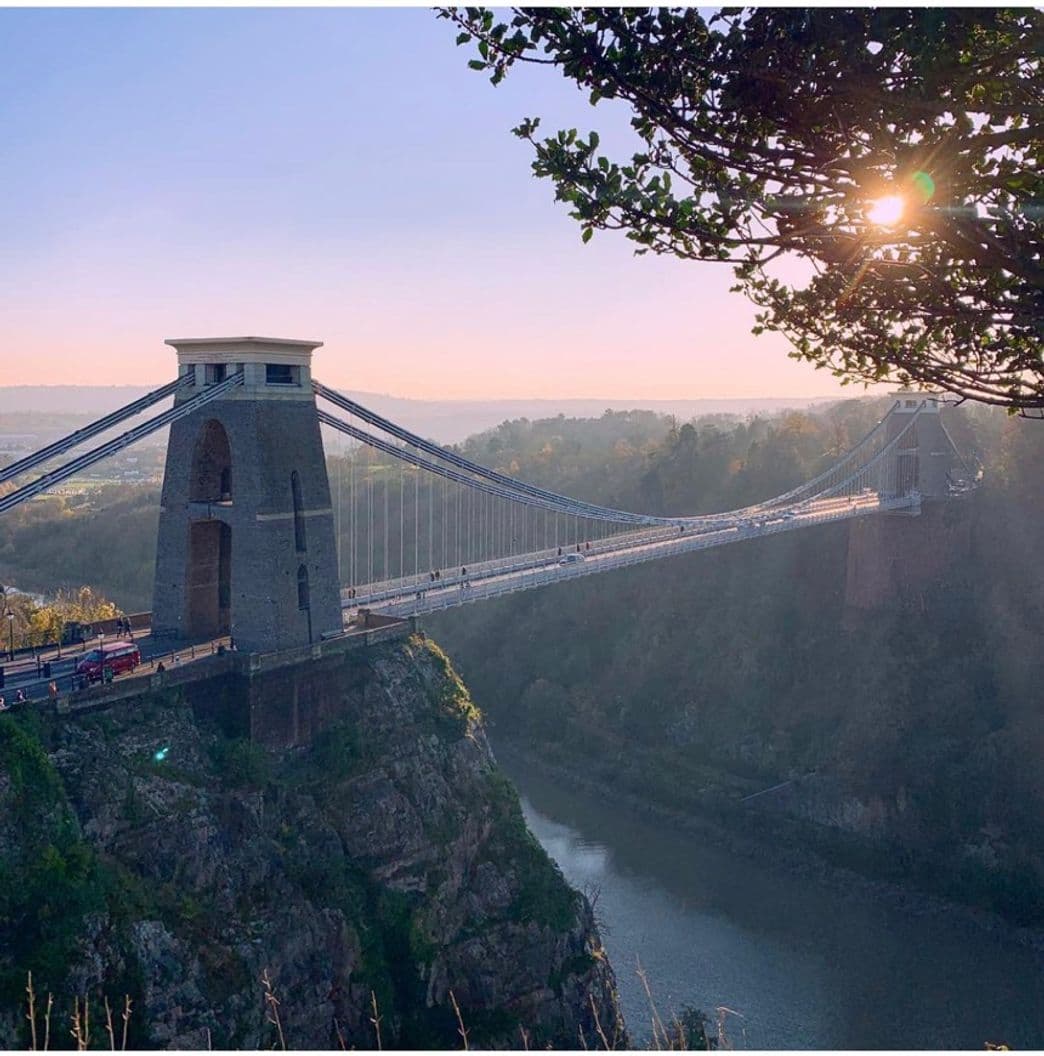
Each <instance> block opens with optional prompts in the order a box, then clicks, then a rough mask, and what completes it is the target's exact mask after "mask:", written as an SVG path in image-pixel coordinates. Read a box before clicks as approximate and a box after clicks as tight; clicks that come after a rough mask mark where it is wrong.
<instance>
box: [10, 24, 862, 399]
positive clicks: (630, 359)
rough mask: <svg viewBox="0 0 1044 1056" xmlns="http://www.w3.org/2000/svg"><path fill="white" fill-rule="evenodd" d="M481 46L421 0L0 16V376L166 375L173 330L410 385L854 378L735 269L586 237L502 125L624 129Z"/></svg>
mask: <svg viewBox="0 0 1044 1056" xmlns="http://www.w3.org/2000/svg"><path fill="white" fill-rule="evenodd" d="M392 56H394V57H395V60H396V61H395V62H392V59H391V57H392ZM466 58H467V56H465V55H464V54H463V52H462V51H458V50H457V49H455V48H454V46H453V41H452V32H451V31H450V30H449V27H448V26H447V25H446V24H445V23H439V22H436V21H435V19H434V18H433V17H432V16H431V13H430V12H428V11H421V10H409V11H392V10H384V11H365V10H334V11H313V12H305V11H246V10H242V11H238V10H227V11H216V12H215V11H198V12H193V11H168V12H163V11H158V10H157V11H147V12H140V11H139V12H122V11H91V10H87V9H84V10H80V11H74V12H69V11H64V12H63V11H58V10H56V11H50V12H33V11H28V12H10V11H8V12H0V91H3V92H4V96H5V97H6V98H8V99H12V98H17V100H18V105H17V106H13V107H12V108H11V109H12V120H11V122H10V125H11V128H10V132H9V135H8V138H7V142H6V143H5V151H6V153H7V155H8V156H7V159H6V163H5V169H6V171H7V173H9V174H10V179H7V178H6V176H5V182H6V183H7V185H8V186H7V190H6V194H5V199H4V200H3V201H2V202H0V224H2V225H3V228H4V230H5V246H4V249H3V250H0V384H2V385H18V384H68V383H75V384H119V383H126V384H145V385H147V384H152V383H160V382H162V381H164V380H166V379H167V378H169V377H171V376H172V375H173V372H174V354H173V352H172V350H171V349H169V348H167V347H166V346H164V344H163V341H164V339H165V338H168V337H205V336H219V335H220V336H225V335H240V334H261V335H267V336H276V337H302V338H315V339H317V340H321V341H324V342H325V347H324V348H322V349H320V350H319V352H318V353H317V356H316V362H315V373H316V375H317V376H318V377H320V378H322V379H323V380H325V381H326V382H327V383H329V384H333V385H337V386H342V387H348V388H352V389H356V390H366V391H377V392H387V393H391V394H394V395H398V396H407V397H417V398H494V397H548V398H567V397H605V398H614V399H625V398H627V399H629V398H645V399H667V398H678V399H689V398H700V397H753V396H788V397H789V396H822V395H832V394H841V393H844V394H846V395H854V394H855V392H856V390H853V389H851V388H849V389H842V388H841V387H840V386H839V384H838V383H837V381H835V379H833V378H832V377H831V376H830V375H829V374H828V373H826V372H824V371H816V370H814V369H813V368H812V367H811V366H808V365H804V364H798V363H796V362H794V361H792V360H790V359H788V358H787V355H786V353H787V349H788V346H787V344H786V342H785V341H784V340H783V339H781V338H779V337H776V336H774V335H765V336H763V337H760V338H754V337H752V336H751V334H750V327H751V325H752V323H753V314H754V312H753V309H752V307H751V306H750V305H749V304H748V303H747V302H746V301H745V300H743V299H742V298H741V297H739V296H737V295H734V294H730V293H728V292H727V291H728V285H729V282H730V274H729V271H728V269H726V268H722V267H720V266H717V265H712V264H691V263H682V262H679V261H676V260H673V259H666V258H655V257H650V256H646V257H639V258H636V257H635V256H634V255H633V253H632V251H631V244H630V243H628V242H626V241H625V240H624V239H623V238H622V237H621V236H619V235H616V234H608V233H605V234H598V235H596V237H595V238H594V239H593V240H592V242H591V243H589V244H588V245H586V246H584V245H582V244H581V242H580V238H579V229H578V228H577V226H576V225H575V224H574V223H573V222H572V221H571V220H569V219H568V217H567V216H566V215H565V210H564V208H563V207H562V206H561V205H560V204H558V203H555V202H554V201H553V192H552V189H551V187H550V186H548V185H547V184H545V183H543V182H541V181H537V180H535V179H533V178H532V177H531V175H530V173H529V163H530V160H531V159H530V155H529V150H528V148H527V147H526V146H525V145H524V144H521V143H519V142H518V141H517V140H516V139H515V138H514V137H513V136H511V134H510V132H509V129H510V127H511V126H512V125H513V124H514V123H516V122H517V121H518V120H519V119H520V117H522V116H525V115H527V114H534V113H540V114H543V115H544V116H545V127H547V128H549V129H552V128H554V127H559V125H560V124H565V125H567V126H568V124H569V123H577V124H579V123H580V122H581V121H582V122H584V125H583V126H582V127H592V126H597V127H598V128H599V129H600V130H601V131H602V132H603V143H606V142H608V143H610V144H612V142H613V136H614V135H616V136H617V138H618V139H619V142H620V144H621V145H622V144H623V139H622V137H621V133H620V129H623V130H624V131H626V125H625V124H624V123H623V122H622V121H621V122H618V127H616V128H614V125H613V122H614V120H615V118H614V115H613V114H612V113H611V112H605V113H603V109H602V108H599V109H598V110H597V111H593V110H592V109H591V108H590V107H588V106H587V105H586V103H584V102H583V101H582V100H581V99H580V98H579V96H578V93H576V92H575V91H573V90H571V89H569V88H568V86H567V85H565V84H564V83H563V82H560V81H558V80H556V79H555V78H554V77H553V76H552V77H547V76H540V77H529V78H528V79H526V78H524V77H519V78H516V79H514V80H513V79H512V78H508V82H505V85H503V86H502V87H501V88H498V89H493V88H491V87H490V86H489V85H488V83H486V82H485V81H484V80H483V79H482V78H480V77H478V76H476V75H475V74H473V73H471V72H470V71H468V70H467V68H466V66H465V61H466ZM219 59H220V62H219V61H218V60H219ZM277 60H278V61H277ZM402 63H406V65H407V66H409V73H410V76H406V74H405V72H404V67H403V66H402ZM389 64H390V65H389ZM258 68H264V69H265V70H266V71H267V72H266V76H265V77H264V78H260V79H259V78H258V77H257V76H256V73H257V70H258ZM5 71H6V72H5ZM527 72H528V71H527Z"/></svg>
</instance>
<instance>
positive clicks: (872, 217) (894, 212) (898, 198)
mask: <svg viewBox="0 0 1044 1056" xmlns="http://www.w3.org/2000/svg"><path fill="white" fill-rule="evenodd" d="M904 212H906V201H905V200H904V198H903V197H902V195H899V194H886V195H885V196H884V197H883V198H875V199H874V200H873V201H872V202H870V203H869V206H868V208H867V211H866V218H867V220H869V221H870V223H872V224H879V225H880V226H881V227H894V226H895V225H896V224H897V223H899V221H900V220H902V218H903V213H904Z"/></svg>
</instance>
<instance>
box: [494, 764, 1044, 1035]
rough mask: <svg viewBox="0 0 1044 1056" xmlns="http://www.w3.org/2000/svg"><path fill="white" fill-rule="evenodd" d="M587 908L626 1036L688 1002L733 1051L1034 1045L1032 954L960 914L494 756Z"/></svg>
mask: <svg viewBox="0 0 1044 1056" xmlns="http://www.w3.org/2000/svg"><path fill="white" fill-rule="evenodd" d="M499 761H500V763H501V765H502V767H503V769H504V770H505V772H506V773H507V774H508V775H509V776H510V777H511V778H512V780H513V781H514V782H515V785H516V787H517V788H518V790H519V792H520V794H521V796H522V805H523V810H524V812H525V815H526V820H527V822H528V823H529V827H530V829H531V830H532V832H533V833H534V834H535V835H536V837H537V839H539V840H540V842H541V844H542V845H543V846H544V848H545V850H546V851H547V852H548V853H549V854H550V855H551V857H552V858H554V859H555V861H557V862H558V864H559V866H560V867H561V869H562V872H563V873H564V874H565V876H566V878H567V879H568V880H569V881H570V882H571V883H572V884H573V885H574V886H576V887H578V888H580V889H582V890H584V889H587V890H591V889H597V891H598V897H597V904H596V909H595V912H596V916H597V918H598V920H599V922H600V924H601V926H602V928H603V941H604V943H605V946H606V949H607V951H608V953H609V958H610V960H611V962H612V964H613V967H614V968H615V970H616V975H617V979H618V982H619V988H620V999H621V1002H622V1005H623V1010H624V1015H625V1018H626V1020H627V1024H628V1029H629V1030H630V1031H631V1035H632V1039H633V1041H634V1043H635V1044H638V1045H645V1044H648V1040H649V1035H650V1011H649V1001H648V999H647V997H646V995H645V993H644V990H643V988H642V984H641V982H640V980H639V979H638V977H637V975H636V972H635V964H636V959H638V960H640V963H641V965H642V968H643V969H644V971H645V974H646V976H647V978H648V980H649V983H650V986H651V988H652V990H653V996H654V998H655V1000H656V1002H657V1006H658V1010H659V1012H660V1015H661V1017H663V1018H665V1019H666V1016H667V1015H668V1014H669V1012H670V1010H671V1009H672V1008H673V1009H676V1010H677V1009H680V1008H682V1007H683V1006H685V1005H690V1006H693V1007H695V1008H699V1009H701V1010H703V1011H704V1012H705V1013H708V1014H710V1015H711V1016H713V1017H714V1018H715V1019H716V1018H717V1015H718V1014H717V1013H716V1012H715V1010H716V1009H717V1008H718V1007H719V1006H725V1007H727V1008H728V1009H730V1010H731V1011H730V1012H728V1013H725V1014H724V1021H725V1027H726V1031H727V1033H728V1037H729V1040H730V1042H732V1043H734V1044H735V1045H736V1047H737V1048H755V1049H760V1048H774V1049H911V1048H913V1049H920V1048H927V1049H938V1048H961V1049H978V1050H980V1051H981V1050H982V1049H983V1047H984V1046H985V1044H986V1043H987V1042H994V1043H1004V1044H1007V1045H1010V1046H1012V1047H1015V1048H1021V1049H1026V1048H1030V1049H1032V1048H1044V953H1042V952H1040V951H1039V950H1034V949H1032V948H1030V947H1028V946H1026V945H1021V944H1018V943H1016V942H1014V941H1013V940H1012V938H1011V936H1010V934H1008V933H1007V932H1006V931H1005V930H1004V929H997V930H987V929H986V928H984V927H982V926H980V925H978V924H977V923H975V921H973V920H971V919H969V918H968V916H967V915H966V914H964V913H963V912H961V911H959V910H957V911H952V912H951V911H946V910H944V911H934V912H927V911H925V912H914V911H913V910H906V909H903V910H899V909H896V908H894V907H892V906H890V905H882V904H879V903H878V902H875V901H873V900H870V899H868V898H867V897H866V896H865V895H864V896H857V895H855V894H854V893H851V894H850V893H847V892H846V891H845V890H844V888H843V885H842V884H841V883H840V881H839V883H838V885H837V886H836V887H834V888H831V887H830V886H826V885H825V884H823V883H822V882H813V881H810V880H808V879H807V878H805V877H797V876H794V875H793V874H788V873H786V872H783V871H776V870H773V869H770V868H766V867H765V866H764V865H762V864H759V863H755V862H752V861H750V860H747V859H744V858H741V857H738V856H736V855H733V854H731V853H730V852H728V851H724V850H721V849H719V848H715V847H710V846H707V845H705V844H701V843H700V842H699V841H697V840H695V839H694V837H692V836H691V835H687V834H686V833H685V832H682V831H679V830H678V829H676V828H674V827H673V826H672V825H671V824H670V823H668V822H666V821H655V820H650V819H649V818H648V817H646V816H644V815H643V816H638V815H637V814H634V813H631V812H629V811H627V810H626V809H625V808H623V807H621V806H619V805H617V804H614V803H612V802H611V801H610V800H608V799H606V798H604V797H597V796H595V795H593V794H591V793H589V792H579V791H576V790H575V789H573V788H571V787H569V788H567V787H565V786H563V785H560V784H558V783H557V782H555V781H553V780H550V779H548V778H547V777H546V776H545V775H542V774H537V773H536V772H534V770H533V769H532V768H529V767H526V766H525V765H524V764H522V763H520V762H518V761H517V760H514V759H513V758H512V757H511V756H510V755H509V754H508V753H507V752H503V753H501V754H500V755H499Z"/></svg>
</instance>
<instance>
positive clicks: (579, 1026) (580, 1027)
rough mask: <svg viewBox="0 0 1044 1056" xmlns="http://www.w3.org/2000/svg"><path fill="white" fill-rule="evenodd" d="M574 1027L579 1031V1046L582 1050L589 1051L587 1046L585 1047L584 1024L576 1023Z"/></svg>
mask: <svg viewBox="0 0 1044 1056" xmlns="http://www.w3.org/2000/svg"><path fill="white" fill-rule="evenodd" d="M576 1029H577V1030H578V1031H579V1033H580V1048H582V1049H583V1050H584V1052H587V1051H589V1050H588V1048H587V1038H586V1037H584V1025H583V1023H577V1025H576Z"/></svg>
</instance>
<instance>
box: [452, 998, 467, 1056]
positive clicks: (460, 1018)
mask: <svg viewBox="0 0 1044 1056" xmlns="http://www.w3.org/2000/svg"><path fill="white" fill-rule="evenodd" d="M449 999H450V1004H451V1005H452V1006H453V1011H454V1012H455V1013H456V1014H457V1031H458V1033H459V1034H460V1036H461V1039H462V1040H463V1042H464V1051H465V1052H467V1051H468V1032H467V1031H466V1030H465V1029H464V1018H463V1016H461V1014H460V1005H458V1004H457V999H456V998H455V997H454V996H453V991H452V990H451V991H450V992H449Z"/></svg>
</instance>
